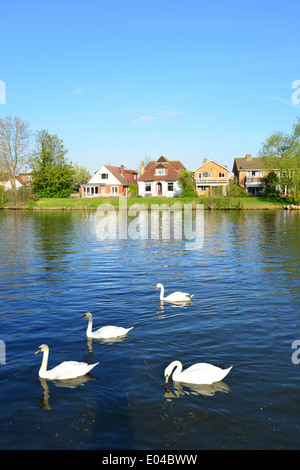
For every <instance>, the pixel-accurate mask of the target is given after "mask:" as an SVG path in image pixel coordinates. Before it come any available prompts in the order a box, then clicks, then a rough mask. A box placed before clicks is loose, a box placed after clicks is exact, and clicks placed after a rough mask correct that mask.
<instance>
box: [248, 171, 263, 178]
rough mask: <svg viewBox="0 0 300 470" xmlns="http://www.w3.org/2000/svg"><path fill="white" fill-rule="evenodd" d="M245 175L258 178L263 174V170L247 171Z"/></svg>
mask: <svg viewBox="0 0 300 470" xmlns="http://www.w3.org/2000/svg"><path fill="white" fill-rule="evenodd" d="M247 176H252V178H258V177H262V176H264V172H263V171H260V170H253V171H247Z"/></svg>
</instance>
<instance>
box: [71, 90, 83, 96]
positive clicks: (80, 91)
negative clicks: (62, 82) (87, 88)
mask: <svg viewBox="0 0 300 470" xmlns="http://www.w3.org/2000/svg"><path fill="white" fill-rule="evenodd" d="M82 92H83V90H82V88H75V90H73V95H81V94H82Z"/></svg>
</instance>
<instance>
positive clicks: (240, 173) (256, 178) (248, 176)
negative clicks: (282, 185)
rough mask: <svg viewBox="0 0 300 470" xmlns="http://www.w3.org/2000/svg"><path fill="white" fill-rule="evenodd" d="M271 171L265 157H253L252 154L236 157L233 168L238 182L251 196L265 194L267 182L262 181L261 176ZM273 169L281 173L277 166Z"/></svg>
mask: <svg viewBox="0 0 300 470" xmlns="http://www.w3.org/2000/svg"><path fill="white" fill-rule="evenodd" d="M270 171H271V170H270V169H266V168H265V163H264V159H263V158H260V157H254V158H253V157H252V155H250V154H248V155H246V157H244V158H235V159H234V163H233V168H232V172H233V174H234V177H235V179H236V182H237V183H238V184H239V185H240V186H241V188H243V189H245V190H246V191H247V192H248V193H249V194H250V195H251V196H261V195H263V194H264V192H265V184H264V183H263V182H262V181H261V178H262V177H264V176H266V175H267V174H268V173H269V172H270ZM273 171H275V172H276V173H279V172H278V170H277V169H276V168H273Z"/></svg>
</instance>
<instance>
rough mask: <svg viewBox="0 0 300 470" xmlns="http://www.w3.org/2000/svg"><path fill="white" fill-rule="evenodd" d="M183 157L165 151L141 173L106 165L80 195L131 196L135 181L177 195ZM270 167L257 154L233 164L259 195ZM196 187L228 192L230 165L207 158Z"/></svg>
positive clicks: (149, 191)
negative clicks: (170, 155)
mask: <svg viewBox="0 0 300 470" xmlns="http://www.w3.org/2000/svg"><path fill="white" fill-rule="evenodd" d="M185 169H186V168H185V166H184V165H183V164H182V163H181V162H180V161H179V160H168V159H167V158H166V157H164V156H163V155H161V156H160V157H159V158H158V159H157V160H156V161H150V162H149V163H148V164H147V165H146V166H145V165H144V162H142V165H141V168H140V176H138V172H137V171H136V170H129V169H126V168H125V167H124V165H121V166H120V167H117V166H112V165H102V166H101V168H99V170H97V171H96V172H95V173H94V175H93V176H92V177H91V178H90V180H89V181H88V183H86V184H82V185H80V188H79V194H80V197H83V198H87V197H118V196H125V197H127V196H128V193H129V187H130V185H131V184H134V185H137V186H138V194H139V195H140V196H143V197H147V196H166V197H175V196H177V195H179V194H180V188H179V185H178V179H179V174H180V171H181V170H185ZM269 171H270V170H267V169H265V168H264V162H263V159H262V158H253V157H252V156H251V155H249V154H248V155H246V157H244V158H235V160H234V164H233V169H232V173H233V178H234V179H235V181H236V182H237V183H238V184H239V185H240V186H241V187H242V188H243V189H245V190H246V191H247V192H248V193H249V194H250V195H253V196H255V195H256V196H257V195H262V194H263V193H264V183H262V181H261V178H262V177H263V176H265V175H266V174H267V173H268V172H269ZM193 174H194V179H195V187H196V191H197V193H198V195H199V196H209V195H212V194H213V193H214V191H215V188H216V187H218V188H220V191H221V192H223V193H224V194H225V192H226V186H227V185H228V184H229V181H230V177H229V169H228V168H227V166H226V165H222V164H220V163H218V162H216V161H215V160H209V161H208V160H207V159H206V158H204V160H203V163H202V164H201V165H200V166H199V167H197V168H195V170H194V171H193ZM31 179H32V176H31V174H30V173H23V174H20V175H18V177H17V178H16V187H17V188H19V187H21V186H27V187H28V186H30V183H31ZM0 184H2V185H3V186H4V187H5V189H10V188H11V183H10V180H9V179H7V178H6V179H3V178H2V179H1V175H0Z"/></svg>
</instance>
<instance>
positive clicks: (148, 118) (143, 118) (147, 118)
mask: <svg viewBox="0 0 300 470" xmlns="http://www.w3.org/2000/svg"><path fill="white" fill-rule="evenodd" d="M153 119H154V118H153V117H152V116H147V115H145V114H143V115H142V116H140V117H139V118H137V119H136V120H135V121H133V123H134V124H138V123H140V124H147V123H148V122H150V121H153Z"/></svg>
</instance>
